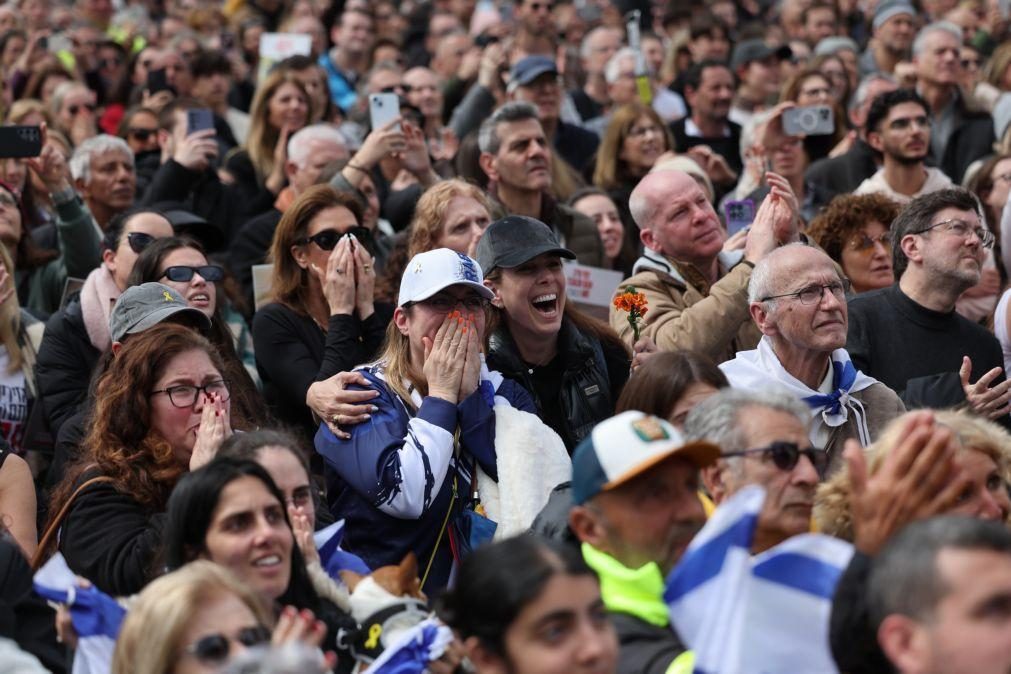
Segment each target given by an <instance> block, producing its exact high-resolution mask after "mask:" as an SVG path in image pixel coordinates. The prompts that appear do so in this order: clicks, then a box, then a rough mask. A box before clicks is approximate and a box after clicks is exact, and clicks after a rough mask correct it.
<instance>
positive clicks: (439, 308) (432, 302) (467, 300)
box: [411, 295, 488, 314]
mask: <svg viewBox="0 0 1011 674" xmlns="http://www.w3.org/2000/svg"><path fill="white" fill-rule="evenodd" d="M411 304H423V305H425V306H426V307H428V308H429V309H431V310H432V311H435V312H437V313H440V314H448V313H449V312H450V311H452V310H453V309H455V308H456V307H457V306H462V307H463V308H464V309H466V310H467V311H469V312H471V313H477V312H479V311H484V310H485V308H486V307H487V306H488V300H486V299H485V298H483V297H481V296H480V295H465V296H464V297H453V296H452V295H436V296H435V297H429V298H428V299H427V300H421V301H420V302H412V303H411Z"/></svg>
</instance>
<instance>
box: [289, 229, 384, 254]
mask: <svg viewBox="0 0 1011 674" xmlns="http://www.w3.org/2000/svg"><path fill="white" fill-rule="evenodd" d="M348 234H351V235H352V236H354V237H355V238H356V239H358V242H359V243H361V244H362V245H363V246H365V248H366V250H371V248H372V230H371V229H369V228H368V227H352V228H351V229H349V230H348V231H346V232H338V231H337V230H336V229H324V230H323V231H322V232H317V233H315V234H313V235H312V236H307V237H305V238H302V239H299V240H298V241H296V242H295V244H296V245H299V246H307V245H309V244H310V243H314V244H316V245H317V246H319V247H320V248H321V249H322V250H333V249H334V248H336V247H337V244H338V243H340V240H341V237H344V236H347V235H348Z"/></svg>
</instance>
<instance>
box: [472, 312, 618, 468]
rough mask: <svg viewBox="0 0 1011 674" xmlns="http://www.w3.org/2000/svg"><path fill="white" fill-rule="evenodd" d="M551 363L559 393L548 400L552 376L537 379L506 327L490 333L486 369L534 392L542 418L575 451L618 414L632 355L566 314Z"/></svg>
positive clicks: (535, 401) (546, 370)
mask: <svg viewBox="0 0 1011 674" xmlns="http://www.w3.org/2000/svg"><path fill="white" fill-rule="evenodd" d="M552 363H553V366H554V367H556V368H557V370H559V372H558V374H560V376H561V380H560V383H557V390H558V395H557V398H555V399H545V397H544V396H545V394H546V393H547V392H548V391H549V390H551V389H553V388H555V385H556V384H553V383H552V382H551V381H548V382H546V385H545V382H544V381H543V380H539V378H538V376H537V375H535V373H534V368H532V367H531V366H529V365H527V364H526V363H524V362H523V359H522V358H521V357H520V354H519V350H518V348H517V347H516V343H515V342H514V341H513V339H512V335H510V334H509V331H508V330H507V329H506V328H505V327H504V326H503V327H501V328H499V329H498V330H496V331H495V333H494V334H493V335H492V337H491V341H490V348H489V352H488V369H490V370H497V371H498V372H501V373H502V375H503V376H505V377H508V378H509V379H512V380H514V381H516V382H518V383H520V384H522V385H523V387H524V388H526V389H527V390H528V391H530V393H531V394H532V395H533V398H534V403H535V405H536V406H537V413H538V415H539V416H540V417H541V420H542V421H543V422H544V423H545V424H547V425H548V426H550V427H551V428H552V429H553V430H554V431H555V432H556V433H558V435H559V436H560V437H561V438H562V441H563V442H564V443H565V447H566V448H567V449H568V450H569V453H570V454H571V453H572V451H573V450H574V449H575V448H576V445H578V444H579V441H580V440H582V439H583V438H585V437H586V436H587V435H589V434H590V431H591V430H592V429H593V427H594V426H595V425H597V423H599V422H601V421H603V420H604V419H607V418H608V417H610V416H611V415H613V414H614V404H615V403H616V402H617V400H618V396H619V395H620V394H621V389H622V388H624V386H625V382H626V381H628V368H629V359H628V354H627V353H625V351H624V350H620V351H619V350H617V349H615V348H613V347H611V346H610V345H608V344H606V343H603V342H600V341H599V340H597V339H596V338H594V337H591V336H589V335H585V334H583V333H582V332H580V331H579V329H578V328H576V326H575V325H574V324H573V323H572V322H571V321H570V320H568V319H565V320H563V321H562V328H561V330H560V331H559V333H558V355H557V356H556V357H555V359H554V361H553V362H552ZM550 368H552V365H548V366H546V368H544V370H545V373H546V374H547V375H548V378H549V380H550V379H552V375H553V374H554V371H553V370H552V369H550ZM556 381H557V380H556Z"/></svg>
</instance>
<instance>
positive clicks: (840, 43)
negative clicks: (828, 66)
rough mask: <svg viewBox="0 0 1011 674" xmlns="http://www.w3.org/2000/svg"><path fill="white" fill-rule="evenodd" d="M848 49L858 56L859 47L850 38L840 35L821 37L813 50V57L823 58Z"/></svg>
mask: <svg viewBox="0 0 1011 674" xmlns="http://www.w3.org/2000/svg"><path fill="white" fill-rule="evenodd" d="M847 49H849V50H850V51H851V52H853V53H854V54H858V55H859V54H860V47H858V46H857V43H856V42H854V41H853V40H852V39H851V38H848V37H843V36H842V35H832V36H830V37H823V38H822V39H821V41H819V42H818V45H817V46H816V47H815V48H814V55H815V56H825V55H826V54H832V55H834V54H838V53H839V52H841V51H846V50H847Z"/></svg>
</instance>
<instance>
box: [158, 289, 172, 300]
mask: <svg viewBox="0 0 1011 674" xmlns="http://www.w3.org/2000/svg"><path fill="white" fill-rule="evenodd" d="M161 294H162V297H164V298H165V301H166V302H173V301H175V300H173V299H172V293H170V292H169V291H167V290H163V291H161Z"/></svg>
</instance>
